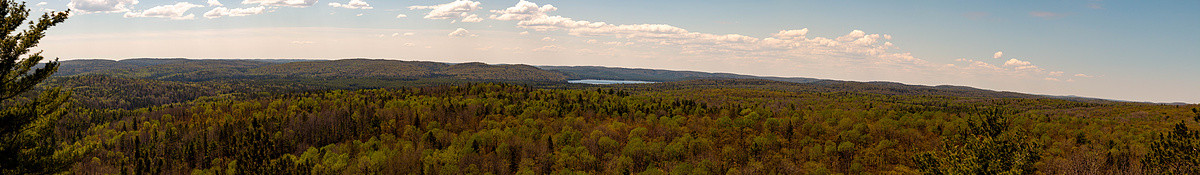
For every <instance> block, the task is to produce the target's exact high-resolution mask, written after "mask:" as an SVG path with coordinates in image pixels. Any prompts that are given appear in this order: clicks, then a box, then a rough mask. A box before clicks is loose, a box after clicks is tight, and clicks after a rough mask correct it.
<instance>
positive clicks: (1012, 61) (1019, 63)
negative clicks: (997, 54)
mask: <svg viewBox="0 0 1200 175" xmlns="http://www.w3.org/2000/svg"><path fill="white" fill-rule="evenodd" d="M1029 65H1031V64H1030V63H1029V62H1028V61H1021V60H1017V59H1016V58H1013V59H1008V61H1005V62H1004V66H1029Z"/></svg>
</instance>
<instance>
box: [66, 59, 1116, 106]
mask: <svg viewBox="0 0 1200 175" xmlns="http://www.w3.org/2000/svg"><path fill="white" fill-rule="evenodd" d="M61 63H62V65H61V66H60V67H59V73H57V74H55V75H56V76H73V75H107V76H115V77H124V78H145V79H156V80H168V81H209V80H223V79H279V78H285V79H288V78H356V79H362V78H367V79H378V80H373V81H392V80H417V79H441V80H438V81H442V82H453V81H456V80H468V81H500V82H543V83H562V84H565V83H566V81H567V80H581V79H598V80H632V81H651V82H664V83H655V84H645V85H630V86H650V87H654V86H662V87H668V86H737V87H756V88H772V89H780V90H789V91H810V92H861V93H875V94H886V95H944V96H960V97H988V98H1052V99H1064V100H1070V101H1080V102H1093V103H1113V102H1124V101H1115V100H1107V99H1098V98H1086V97H1076V96H1050V95H1035V94H1024V93H1017V92H1006V91H993V90H986V89H979V88H974V87H967V86H951V85H939V86H924V85H908V84H903V83H896V82H855V81H840V80H823V79H816V78H802V77H768V76H751V75H740V74H731V73H708V72H698V71H673V70H658V69H636V68H619V67H601V66H536V67H535V66H529V65H523V64H497V65H492V64H485V63H479V62H468V63H441V62H430V61H401V60H383V59H341V60H292V59H271V60H257V59H183V58H167V59H153V58H137V59H125V60H119V61H115V60H98V59H87V60H66V61H61ZM283 82H286V81H283Z"/></svg>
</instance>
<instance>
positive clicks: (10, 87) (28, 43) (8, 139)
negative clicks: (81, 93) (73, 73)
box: [0, 0, 70, 174]
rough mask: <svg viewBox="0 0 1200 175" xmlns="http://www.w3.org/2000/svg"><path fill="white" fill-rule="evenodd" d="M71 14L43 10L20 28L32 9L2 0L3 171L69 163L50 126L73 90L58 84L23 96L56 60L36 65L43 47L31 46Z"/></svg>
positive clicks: (45, 169)
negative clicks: (63, 156)
mask: <svg viewBox="0 0 1200 175" xmlns="http://www.w3.org/2000/svg"><path fill="white" fill-rule="evenodd" d="M68 13H69V10H68V11H66V12H49V13H45V14H43V15H42V16H41V18H39V19H38V20H36V21H30V22H29V23H27V26H28V29H25V30H23V31H19V32H18V31H17V28H19V27H21V26H23V24H26V23H25V20H26V18H27V17H29V9H28V8H26V6H25V3H17V2H14V1H11V0H3V1H0V15H3V16H2V17H0V34H2V36H0V37H3V38H2V39H0V102H3V103H2V104H0V155H2V156H0V174H31V173H34V174H46V173H54V172H58V171H61V170H62V169H64V168H65V167H66V166H67V162H66V161H67V160H65V159H64V158H61V156H57V155H56V154H55V152H56V150H58V149H57V145H58V143H57V142H58V141H57V140H56V138H54V136H53V134H52V133H51V132H50V131H51V130H50V129H52V127H51V125H52V124H53V123H55V121H56V120H57V118H58V116H60V115H62V114H63V110H62V109H63V108H65V107H66V106H65V105H67V103H66V101H67V98H69V97H70V93H66V92H62V91H60V90H59V89H58V88H54V89H51V90H47V91H45V92H43V93H42V94H41V95H39V96H36V97H24V96H19V95H21V94H23V93H24V92H26V91H29V90H31V89H33V88H34V86H35V85H37V84H38V83H39V82H41V81H42V80H45V79H46V78H47V77H49V76H50V75H51V74H53V73H54V72H55V71H56V70H57V68H58V62H57V60H56V61H51V62H49V63H46V64H44V66H41V67H38V63H39V62H41V61H42V59H43V57H42V56H41V52H40V51H39V52H34V53H30V48H33V47H36V46H37V44H38V40H40V39H42V37H45V31H46V29H49V28H50V27H51V26H54V25H56V24H58V23H61V22H63V21H64V20H66V19H67V14H68ZM14 32H15V33H14ZM22 57H24V58H22Z"/></svg>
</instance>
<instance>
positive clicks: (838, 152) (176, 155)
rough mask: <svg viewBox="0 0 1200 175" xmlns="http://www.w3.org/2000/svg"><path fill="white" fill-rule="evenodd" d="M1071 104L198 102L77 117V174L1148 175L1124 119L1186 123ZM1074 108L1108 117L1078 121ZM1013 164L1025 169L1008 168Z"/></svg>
mask: <svg viewBox="0 0 1200 175" xmlns="http://www.w3.org/2000/svg"><path fill="white" fill-rule="evenodd" d="M939 101H956V102H958V103H935V102H939ZM1077 103H1078V102H1069V101H1061V100H1044V99H975V98H962V97H928V96H889V95H874V94H857V93H811V92H786V91H773V90H762V89H742V88H687V87H684V88H679V89H674V90H638V91H624V90H620V89H537V88H530V87H525V86H518V85H508V84H465V85H461V86H423V87H407V88H395V89H371V90H333V91H313V92H302V93H289V94H283V95H276V96H260V97H252V98H251V97H247V98H211V99H209V98H205V99H203V100H193V101H190V102H185V103H177V104H172V105H164V106H158V107H154V108H143V109H137V110H97V111H93V112H91V113H86V114H84V113H81V114H75V115H86V116H109V117H92V118H89V119H90V120H91V122H90V123H97V124H96V125H94V126H91V127H90V128H85V129H83V130H84V131H83V133H82V138H80V139H78V141H76V142H72V143H74V144H80V145H95V147H97V148H98V150H96V151H94V152H88V153H87V154H86V156H87V157H86V158H85V159H81V160H112V161H78V162H76V165H75V166H74V169H73V170H72V171H73V172H75V173H120V172H148V173H164V174H178V173H192V172H197V173H258V172H293V173H302V174H303V173H316V174H373V173H377V172H399V173H401V174H405V173H412V174H419V173H426V174H488V173H490V174H578V173H590V174H625V173H628V174H636V173H650V174H657V173H676V174H678V173H683V174H771V173H776V174H832V173H847V174H913V173H918V171H917V170H915V169H918V168H921V167H922V166H921V165H923V163H924V164H925V165H929V162H931V161H926V162H920V161H910V160H912V157H917V156H918V155H923V156H922V157H927V158H929V159H931V160H936V161H933V162H937V163H938V164H936V166H926V167H943V166H945V167H949V166H950V165H955V164H961V165H963V166H964V167H968V168H969V167H977V168H975V169H977V171H968V170H963V171H957V172H996V173H999V172H1003V171H1007V172H1012V173H1018V174H1027V173H1039V172H1040V173H1049V174H1055V173H1063V172H1081V171H1085V170H1086V171H1098V170H1100V168H1103V167H1100V168H1096V169H1082V168H1090V167H1081V166H1077V167H1080V169H1066V168H1062V167H1067V166H1066V165H1070V163H1073V162H1083V161H1091V162H1104V163H1103V164H1102V165H1111V166H1109V167H1122V166H1124V164H1126V163H1127V164H1128V166H1125V167H1127V168H1124V169H1119V170H1128V171H1140V169H1138V168H1139V167H1142V166H1141V163H1140V162H1139V161H1138V160H1140V159H1139V158H1138V157H1139V156H1143V155H1146V153H1145V152H1142V148H1144V144H1143V143H1144V142H1141V141H1138V140H1144V139H1149V138H1151V137H1149V136H1150V135H1151V134H1152V133H1156V132H1158V130H1155V129H1153V128H1154V127H1158V126H1167V124H1164V123H1162V122H1160V121H1159V120H1158V119H1155V118H1150V117H1121V116H1137V115H1143V114H1145V113H1156V114H1157V113H1169V114H1179V113H1180V112H1182V111H1185V110H1184V109H1181V108H1175V107H1169V106H1155V105H1141V104H1125V105H1121V106H1109V107H1104V108H1094V107H1091V106H1089V105H1094V104H1077ZM980 106H986V107H987V108H980ZM1060 106H1089V107H1086V108H1062V107H1060ZM994 108H1005V109H1013V110H1012V111H1017V109H1020V111H1023V112H1009V113H1003V114H1002V115H1001V113H999V112H997V111H994V110H992V109H994ZM1079 110H1085V111H1088V113H1089V114H1098V116H1097V117H1089V118H1082V117H1073V115H1074V113H1072V112H1074V111H1079ZM1110 116H1111V117H1110ZM76 118H80V119H82V118H87V117H76ZM1116 120H1123V121H1124V122H1115V121H1116ZM1085 131H1086V132H1085ZM1079 138H1083V139H1085V140H1087V141H1084V142H1081V141H1078V140H1080V139H1079ZM922 153H930V154H922ZM1004 154H1008V155H1015V156H1011V157H1005V156H998V155H1004ZM1077 155H1100V156H1099V157H1078V156H1077ZM1038 157H1044V159H1037V158H1038ZM983 160H992V161H990V162H988V161H983ZM139 162H141V163H139ZM1122 162H1125V163H1122ZM1119 165H1120V166H1119ZM145 170H152V171H145ZM1012 170H1018V171H1012ZM952 172H954V171H952ZM293 173H289V174H293Z"/></svg>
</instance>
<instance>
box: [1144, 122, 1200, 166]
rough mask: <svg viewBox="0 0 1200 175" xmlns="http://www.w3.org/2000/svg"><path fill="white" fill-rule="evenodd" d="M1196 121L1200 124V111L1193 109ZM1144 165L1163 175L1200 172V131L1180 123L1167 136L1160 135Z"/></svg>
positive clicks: (1151, 147) (1151, 146)
mask: <svg viewBox="0 0 1200 175" xmlns="http://www.w3.org/2000/svg"><path fill="white" fill-rule="evenodd" d="M1192 113H1194V114H1195V115H1196V118H1195V120H1194V121H1196V122H1200V111H1198V110H1197V109H1194V108H1193V109H1192ZM1142 164H1143V165H1146V166H1147V169H1150V170H1152V172H1159V173H1162V174H1191V173H1198V172H1200V130H1192V129H1189V128H1188V126H1187V123H1186V122H1184V121H1180V122H1179V123H1178V124H1175V127H1173V129H1172V130H1171V131H1170V132H1168V133H1167V134H1166V135H1162V134H1159V135H1158V138H1157V139H1155V140H1153V141H1151V142H1150V153H1149V154H1148V155H1146V159H1142Z"/></svg>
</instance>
